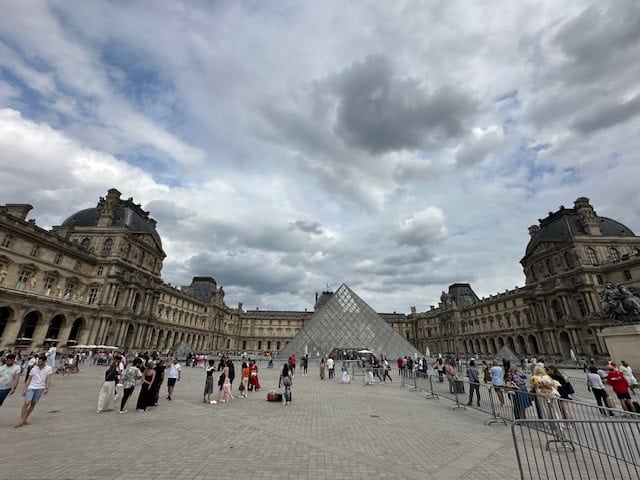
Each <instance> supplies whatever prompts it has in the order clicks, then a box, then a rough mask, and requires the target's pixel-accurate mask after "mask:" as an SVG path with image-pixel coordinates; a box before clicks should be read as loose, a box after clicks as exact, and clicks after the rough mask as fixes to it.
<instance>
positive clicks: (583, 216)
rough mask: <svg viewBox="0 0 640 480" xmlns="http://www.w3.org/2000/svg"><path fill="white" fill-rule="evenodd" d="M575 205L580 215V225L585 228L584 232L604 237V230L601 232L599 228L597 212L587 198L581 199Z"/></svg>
mask: <svg viewBox="0 0 640 480" xmlns="http://www.w3.org/2000/svg"><path fill="white" fill-rule="evenodd" d="M573 205H574V208H575V210H576V212H577V213H578V218H580V223H581V224H582V226H583V227H584V232H585V233H586V234H587V235H593V236H594V237H600V236H602V230H600V227H599V226H598V221H597V218H596V212H595V210H594V209H593V207H592V206H591V204H590V203H589V199H588V198H587V197H580V198H578V199H577V200H576V201H575V202H574V203H573Z"/></svg>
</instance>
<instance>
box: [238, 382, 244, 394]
mask: <svg viewBox="0 0 640 480" xmlns="http://www.w3.org/2000/svg"><path fill="white" fill-rule="evenodd" d="M238 390H240V391H241V392H244V383H241V384H240V386H239V387H238Z"/></svg>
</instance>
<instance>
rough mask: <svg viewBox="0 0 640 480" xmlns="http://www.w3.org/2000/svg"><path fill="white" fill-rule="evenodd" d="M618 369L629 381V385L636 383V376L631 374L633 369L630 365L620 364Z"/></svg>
mask: <svg viewBox="0 0 640 480" xmlns="http://www.w3.org/2000/svg"><path fill="white" fill-rule="evenodd" d="M618 370H620V372H621V373H622V376H623V377H624V379H625V380H626V381H627V382H629V385H637V384H638V380H636V377H634V376H633V370H631V367H625V366H624V365H622V366H620V368H619V369H618Z"/></svg>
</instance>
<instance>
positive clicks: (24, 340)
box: [16, 310, 40, 345]
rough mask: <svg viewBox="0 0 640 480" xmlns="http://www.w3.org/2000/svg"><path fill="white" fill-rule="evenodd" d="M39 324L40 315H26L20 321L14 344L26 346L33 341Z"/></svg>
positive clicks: (33, 313) (35, 312) (32, 313)
mask: <svg viewBox="0 0 640 480" xmlns="http://www.w3.org/2000/svg"><path fill="white" fill-rule="evenodd" d="M39 323H40V313H39V312H37V311H35V310H34V311H32V312H29V313H27V314H26V315H25V316H24V318H23V319H22V323H21V325H20V330H19V332H18V338H16V343H17V344H19V345H28V344H30V343H31V342H32V341H33V336H34V334H35V332H36V327H37V326H38V324H39Z"/></svg>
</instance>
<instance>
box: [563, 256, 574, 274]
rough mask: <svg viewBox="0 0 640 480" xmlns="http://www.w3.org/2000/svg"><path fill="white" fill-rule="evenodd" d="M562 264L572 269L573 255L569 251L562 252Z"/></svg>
mask: <svg viewBox="0 0 640 480" xmlns="http://www.w3.org/2000/svg"><path fill="white" fill-rule="evenodd" d="M564 264H565V265H566V266H567V269H569V270H573V257H572V256H571V254H570V253H569V252H564Z"/></svg>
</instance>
